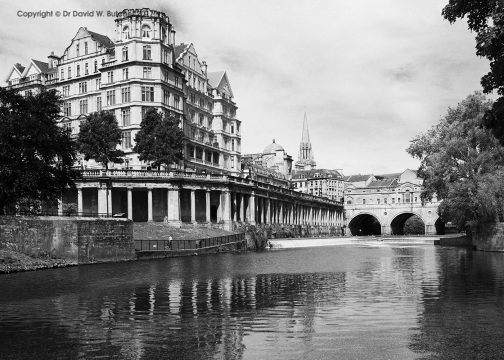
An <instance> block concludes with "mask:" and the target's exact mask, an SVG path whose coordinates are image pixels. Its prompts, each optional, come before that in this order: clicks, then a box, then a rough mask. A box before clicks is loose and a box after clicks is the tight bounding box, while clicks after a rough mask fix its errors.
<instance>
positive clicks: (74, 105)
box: [6, 9, 240, 173]
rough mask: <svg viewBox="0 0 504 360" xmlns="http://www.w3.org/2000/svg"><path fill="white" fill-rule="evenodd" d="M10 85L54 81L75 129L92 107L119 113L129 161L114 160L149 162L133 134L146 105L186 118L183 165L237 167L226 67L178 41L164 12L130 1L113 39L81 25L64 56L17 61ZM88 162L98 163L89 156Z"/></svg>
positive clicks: (139, 165) (27, 89)
mask: <svg viewBox="0 0 504 360" xmlns="http://www.w3.org/2000/svg"><path fill="white" fill-rule="evenodd" d="M6 82H7V87H8V88H16V89H18V90H19V91H20V92H21V93H24V94H30V93H33V91H39V90H40V89H42V88H46V89H56V90H58V91H59V92H60V94H61V95H62V97H63V101H64V102H63V106H62V118H61V120H60V123H61V126H64V127H66V128H69V129H71V131H72V134H73V135H77V134H78V131H79V125H80V123H81V121H82V120H83V119H85V117H86V115H88V114H89V113H92V112H95V111H100V110H107V111H111V112H113V113H114V114H115V116H116V118H117V120H118V123H119V126H120V128H121V130H122V143H121V145H120V147H121V148H122V150H123V151H124V152H125V153H126V156H125V162H124V164H121V165H117V164H111V165H110V167H111V168H129V169H147V168H148V167H149V164H148V163H144V162H141V161H139V160H138V156H137V154H135V153H134V152H133V150H132V149H133V147H134V145H135V143H134V138H135V135H136V133H137V132H138V131H139V130H140V123H141V121H142V118H143V116H144V115H145V113H146V112H147V110H148V109H149V108H156V109H158V110H160V111H164V112H168V113H171V114H174V115H175V116H176V117H178V118H179V119H180V120H181V122H180V126H181V127H182V129H183V131H184V134H185V139H184V158H185V160H184V161H183V162H181V163H180V164H177V165H178V167H180V168H188V169H194V170H207V171H211V172H224V173H238V171H239V158H240V135H239V133H240V121H239V120H237V119H236V109H237V107H236V104H235V103H234V101H233V93H232V91H231V87H230V85H229V80H228V77H227V75H226V73H225V72H219V73H207V65H206V63H204V62H200V61H199V59H198V57H197V55H196V52H195V50H194V46H193V45H192V44H191V45H183V44H182V45H178V46H177V45H176V41H175V29H174V27H173V25H172V24H171V23H170V19H169V17H168V16H166V14H165V13H163V12H159V11H155V10H150V9H128V10H124V11H123V12H121V13H119V15H118V17H117V18H116V19H115V36H114V40H112V39H110V38H109V37H108V36H105V35H101V34H98V33H95V32H93V31H90V30H88V29H87V28H85V27H81V28H80V29H79V30H78V31H77V33H76V35H75V36H74V37H73V38H72V40H71V41H70V44H69V46H68V47H67V48H66V49H64V51H63V54H62V55H61V56H56V55H54V53H51V55H49V56H48V59H47V62H44V61H38V60H31V62H30V63H29V64H28V66H26V67H23V66H22V65H20V64H15V65H14V66H13V67H12V68H11V70H10V72H9V74H8V77H7V79H6ZM83 165H84V166H85V167H87V168H94V167H101V165H99V164H95V163H94V162H93V161H92V160H91V161H89V162H88V163H85V164H83Z"/></svg>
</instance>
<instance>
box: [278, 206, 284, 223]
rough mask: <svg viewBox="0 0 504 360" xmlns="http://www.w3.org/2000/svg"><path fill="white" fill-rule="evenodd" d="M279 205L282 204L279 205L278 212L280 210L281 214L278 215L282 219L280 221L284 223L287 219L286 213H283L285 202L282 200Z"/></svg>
mask: <svg viewBox="0 0 504 360" xmlns="http://www.w3.org/2000/svg"><path fill="white" fill-rule="evenodd" d="M279 205H280V206H279V208H278V212H279V214H280V215H278V217H279V219H280V221H279V223H280V224H284V223H285V221H284V213H283V203H282V202H280V204H279Z"/></svg>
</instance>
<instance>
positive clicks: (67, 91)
mask: <svg viewBox="0 0 504 360" xmlns="http://www.w3.org/2000/svg"><path fill="white" fill-rule="evenodd" d="M69 95H70V85H65V86H63V96H69Z"/></svg>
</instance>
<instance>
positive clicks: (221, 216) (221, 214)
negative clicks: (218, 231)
mask: <svg viewBox="0 0 504 360" xmlns="http://www.w3.org/2000/svg"><path fill="white" fill-rule="evenodd" d="M223 206H224V193H223V192H222V190H221V192H220V194H219V207H218V208H217V222H219V221H221V220H224V211H223Z"/></svg>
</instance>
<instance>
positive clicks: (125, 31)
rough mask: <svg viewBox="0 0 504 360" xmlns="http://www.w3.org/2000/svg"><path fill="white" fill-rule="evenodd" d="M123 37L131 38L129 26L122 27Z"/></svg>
mask: <svg viewBox="0 0 504 360" xmlns="http://www.w3.org/2000/svg"><path fill="white" fill-rule="evenodd" d="M122 38H123V39H129V38H130V32H129V27H127V26H125V27H123V29H122Z"/></svg>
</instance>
